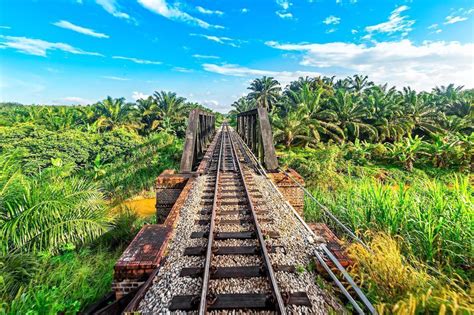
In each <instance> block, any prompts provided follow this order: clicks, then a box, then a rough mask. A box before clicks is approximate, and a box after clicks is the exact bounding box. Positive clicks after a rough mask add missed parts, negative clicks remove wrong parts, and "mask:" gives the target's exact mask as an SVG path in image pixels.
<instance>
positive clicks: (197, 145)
mask: <svg viewBox="0 0 474 315" xmlns="http://www.w3.org/2000/svg"><path fill="white" fill-rule="evenodd" d="M215 123H216V120H215V116H214V115H212V114H210V113H208V112H205V111H203V110H200V109H193V110H192V111H191V113H189V119H188V127H187V129H186V138H185V142H184V149H183V155H182V156H181V165H180V169H179V171H180V173H191V172H192V170H193V168H194V166H195V165H196V164H197V162H198V161H199V159H201V158H202V156H203V155H204V153H205V151H206V147H207V145H208V144H209V142H210V141H211V138H212V136H213V135H214V130H215Z"/></svg>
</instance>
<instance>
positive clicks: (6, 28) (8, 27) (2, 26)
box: [0, 25, 11, 30]
mask: <svg viewBox="0 0 474 315" xmlns="http://www.w3.org/2000/svg"><path fill="white" fill-rule="evenodd" d="M0 28H3V29H5V30H9V29H11V27H10V26H6V25H0Z"/></svg>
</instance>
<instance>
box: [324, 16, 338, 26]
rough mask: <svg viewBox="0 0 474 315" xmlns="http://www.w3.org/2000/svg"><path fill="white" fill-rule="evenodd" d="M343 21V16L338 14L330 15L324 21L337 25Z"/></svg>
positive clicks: (327, 23)
mask: <svg viewBox="0 0 474 315" xmlns="http://www.w3.org/2000/svg"><path fill="white" fill-rule="evenodd" d="M340 22H341V18H339V17H337V16H334V15H330V16H328V17H327V18H326V19H324V21H323V23H324V24H326V25H337V24H339V23H340Z"/></svg>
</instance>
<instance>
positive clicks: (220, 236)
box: [191, 231, 255, 240]
mask: <svg viewBox="0 0 474 315" xmlns="http://www.w3.org/2000/svg"><path fill="white" fill-rule="evenodd" d="M208 236H209V232H192V233H191V238H203V237H206V238H207V237H208ZM254 238H255V233H254V232H253V231H250V232H218V233H217V234H216V236H215V237H214V239H216V240H227V239H237V240H248V239H254Z"/></svg>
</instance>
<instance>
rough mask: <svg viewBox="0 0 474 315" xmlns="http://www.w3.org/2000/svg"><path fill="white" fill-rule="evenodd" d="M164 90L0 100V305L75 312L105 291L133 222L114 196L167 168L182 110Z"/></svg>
mask: <svg viewBox="0 0 474 315" xmlns="http://www.w3.org/2000/svg"><path fill="white" fill-rule="evenodd" d="M194 108H201V109H204V110H208V109H205V108H204V107H202V106H201V105H199V104H196V103H189V102H187V101H186V99H184V98H183V97H180V96H178V95H176V94H175V93H172V92H163V91H161V92H155V93H154V95H153V96H151V97H149V98H147V99H140V100H138V101H137V102H135V103H128V102H126V101H125V99H124V98H112V97H107V98H106V99H105V100H103V101H101V102H98V103H96V104H92V105H89V106H47V105H28V106H27V105H21V104H14V103H13V104H12V103H5V104H1V105H0V313H9V314H57V313H65V312H67V313H77V312H80V311H84V310H85V309H86V307H87V306H88V305H90V304H92V303H94V302H96V301H97V300H98V299H100V298H101V297H102V296H104V295H105V294H106V293H107V292H109V291H110V288H111V281H112V276H113V265H114V264H115V262H116V260H117V259H118V257H119V255H120V254H121V253H122V251H123V250H124V246H126V245H128V243H129V242H130V241H131V239H132V238H133V237H134V236H135V234H136V233H137V231H138V230H139V229H140V227H141V225H143V224H144V223H145V222H153V220H154V218H139V217H137V215H136V214H134V213H132V212H131V210H130V209H127V208H126V207H124V206H121V203H122V201H123V200H125V199H127V198H130V197H137V196H140V195H144V196H146V195H151V194H152V187H153V182H154V180H155V179H156V177H157V176H158V175H159V174H160V173H161V172H162V171H163V170H164V169H168V168H171V169H172V168H176V167H177V165H178V162H179V158H180V155H181V149H182V138H183V136H184V132H185V128H186V120H187V116H188V114H189V112H190V110H192V109H194Z"/></svg>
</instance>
